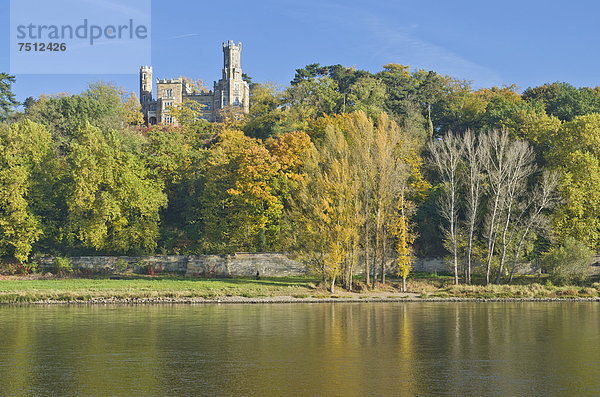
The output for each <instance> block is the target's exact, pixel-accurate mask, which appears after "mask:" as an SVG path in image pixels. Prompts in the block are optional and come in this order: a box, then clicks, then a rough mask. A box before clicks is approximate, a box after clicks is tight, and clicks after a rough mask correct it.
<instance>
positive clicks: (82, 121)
mask: <svg viewBox="0 0 600 397" xmlns="http://www.w3.org/2000/svg"><path fill="white" fill-rule="evenodd" d="M246 78H247V79H248V81H249V82H250V87H251V98H250V100H251V103H250V112H249V114H248V115H242V114H240V113H239V112H236V111H235V109H233V108H232V109H226V111H224V112H223V114H222V122H220V123H213V124H211V123H208V122H205V121H204V120H201V119H200V118H199V117H198V115H199V112H200V111H199V109H198V107H197V105H195V104H194V103H190V102H184V103H183V104H181V105H179V107H178V108H173V109H172V112H173V114H174V115H175V117H176V118H178V120H179V122H180V126H179V127H172V126H167V125H165V126H163V125H159V126H146V125H144V124H143V119H142V118H141V113H140V108H139V104H138V102H137V99H136V97H135V94H131V95H130V94H127V93H125V92H123V90H121V89H118V88H116V87H114V86H112V85H110V84H105V83H94V84H91V85H90V87H89V89H88V90H86V91H85V92H82V93H80V94H77V95H69V94H61V95H48V96H41V97H39V98H28V99H27V100H26V101H25V102H24V103H23V106H22V107H20V108H17V105H18V104H17V102H16V100H15V98H14V95H13V94H12V92H11V84H12V83H14V78H13V77H12V76H9V75H7V74H0V123H1V124H0V148H1V150H0V163H1V164H2V166H1V167H0V256H1V257H2V260H3V261H4V263H6V264H11V266H12V268H14V267H15V266H17V267H18V268H19V269H20V270H21V271H28V270H31V267H32V266H33V264H34V263H35V261H34V258H35V257H36V256H39V255H47V254H49V255H57V256H69V255H84V254H85V255H100V254H102V255H125V254H128V255H141V254H147V253H158V254H225V253H232V252H239V251H250V252H267V251H285V252H293V253H295V254H297V255H298V257H299V258H301V259H302V260H303V261H306V263H308V264H309V265H310V266H311V267H312V268H313V269H314V270H315V272H317V273H318V274H319V275H320V276H321V277H322V278H323V280H324V282H326V283H327V285H328V286H329V287H330V289H331V290H333V289H334V288H335V285H336V284H338V285H341V286H343V287H344V288H350V287H351V286H352V283H353V275H354V274H356V273H362V274H363V275H364V281H365V283H366V285H371V286H375V285H376V282H381V283H385V278H386V275H388V274H394V275H397V276H398V277H401V278H403V279H404V280H405V279H406V277H407V276H408V274H409V272H410V268H411V263H412V261H413V259H414V258H415V257H416V256H419V257H431V256H444V257H445V258H446V259H447V263H448V266H449V267H448V268H449V271H450V272H452V274H453V276H454V281H455V283H457V284H458V283H466V284H470V283H471V282H472V280H473V278H472V276H474V275H477V276H478V277H479V278H480V279H481V280H483V282H484V283H497V284H499V283H510V282H511V281H512V280H513V277H514V275H515V272H516V270H517V269H518V268H519V266H520V265H521V264H522V263H525V262H530V261H533V260H538V259H539V260H540V263H542V264H544V263H547V264H548V266H547V267H548V270H549V271H552V269H562V271H563V273H564V272H565V271H566V270H564V268H565V265H564V264H563V265H561V266H562V267H561V266H558V265H551V263H558V262H560V261H561V258H562V261H563V262H564V261H565V259H564V258H569V255H571V254H572V255H573V256H574V257H575V256H577V255H579V254H581V252H587V253H588V254H587V258H589V256H590V255H591V253H592V252H593V251H597V250H598V249H599V248H600V149H599V148H600V88H598V87H596V88H589V87H583V88H576V87H573V86H571V85H570V84H568V83H550V84H545V85H543V86H540V87H533V88H527V89H526V90H525V91H523V92H522V93H520V91H519V89H518V87H516V86H505V87H491V88H483V89H477V90H476V89H473V88H472V87H471V84H470V83H469V82H467V81H460V80H457V79H454V78H452V77H450V76H444V75H440V74H438V73H436V72H434V71H425V70H412V71H411V70H410V69H409V68H408V67H407V66H403V65H397V64H388V65H385V66H384V67H383V69H382V70H381V71H380V72H378V73H371V72H368V71H364V70H356V69H354V68H347V67H343V66H341V65H332V66H321V65H319V64H312V65H307V66H306V67H304V68H301V69H297V70H296V74H295V77H294V79H293V80H292V81H291V83H290V85H289V87H285V88H279V87H277V86H276V85H274V84H270V83H256V82H252V81H251V79H250V78H248V77H247V76H246ZM579 256H581V255H579ZM567 261H568V260H567ZM561 263H562V262H561ZM566 267H567V268H568V265H567V266H566ZM567 270H568V269H567ZM555 272H556V274H557V277H556V279H557V280H559V279H560V277H561V276H560V275H559V272H560V270H555Z"/></svg>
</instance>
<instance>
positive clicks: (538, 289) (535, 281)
mask: <svg viewBox="0 0 600 397" xmlns="http://www.w3.org/2000/svg"><path fill="white" fill-rule="evenodd" d="M518 282H519V283H520V284H519V285H489V286H481V285H473V286H467V285H459V286H454V285H452V280H451V278H448V277H444V276H433V275H416V277H415V278H413V279H410V280H409V281H408V284H407V288H408V292H401V291H400V290H399V285H400V283H399V281H398V280H389V281H388V283H387V284H386V285H378V288H376V289H368V288H366V287H365V285H364V284H362V283H361V282H360V281H358V282H357V283H356V284H355V286H356V289H355V291H351V292H350V291H345V290H343V289H341V288H338V289H337V290H336V293H333V294H332V293H330V292H328V291H327V290H325V289H324V288H322V287H321V286H320V283H319V280H318V279H315V278H305V277H281V278H261V279H259V280H256V279H251V278H225V279H216V278H213V279H206V278H188V277H181V276H173V275H168V276H167V275H161V276H156V277H150V276H141V275H128V276H116V277H115V276H113V277H108V276H104V277H97V278H59V277H56V276H53V275H50V274H47V275H44V276H42V275H33V276H26V277H17V276H8V277H7V276H4V277H0V304H22V303H43V304H50V303H67V304H68V303H91V304H112V303H125V304H152V303H296V302H306V303H316V302H392V301H410V302H424V301H427V302H432V301H435V302H438V301H451V302H461V301H480V302H488V301H573V300H582V301H600V283H597V282H596V283H592V284H590V285H588V286H563V287H557V286H553V285H552V284H551V283H550V282H549V281H548V280H544V279H543V278H539V277H538V278H531V277H529V278H522V279H519V280H518Z"/></svg>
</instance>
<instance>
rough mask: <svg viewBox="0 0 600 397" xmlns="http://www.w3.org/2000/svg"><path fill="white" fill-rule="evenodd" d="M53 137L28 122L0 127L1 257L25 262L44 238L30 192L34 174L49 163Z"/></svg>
mask: <svg viewBox="0 0 600 397" xmlns="http://www.w3.org/2000/svg"><path fill="white" fill-rule="evenodd" d="M50 147H51V142H50V134H49V133H48V131H47V130H46V128H44V127H43V126H41V125H39V124H35V123H33V122H30V121H28V120H25V121H23V122H22V123H13V124H11V125H10V126H8V125H6V124H0V165H1V166H0V256H2V257H5V258H14V259H16V260H18V261H19V262H21V263H22V262H26V261H27V258H28V256H29V254H30V252H31V249H32V245H33V244H34V243H35V242H36V241H37V240H38V238H39V237H40V235H41V234H42V228H41V226H40V219H39V218H38V217H37V216H36V215H35V214H34V213H33V212H32V209H31V207H30V204H29V192H30V188H31V185H32V177H31V175H32V173H34V172H35V170H36V169H37V168H39V167H43V165H42V163H43V161H44V160H46V159H47V156H48V152H49V150H50Z"/></svg>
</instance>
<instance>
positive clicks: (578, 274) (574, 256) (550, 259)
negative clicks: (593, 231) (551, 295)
mask: <svg viewBox="0 0 600 397" xmlns="http://www.w3.org/2000/svg"><path fill="white" fill-rule="evenodd" d="M593 256H594V253H593V252H592V250H590V249H589V248H588V247H587V246H586V245H585V243H583V242H581V241H577V240H575V239H573V238H571V237H569V238H567V239H566V240H565V243H564V244H563V245H561V246H560V247H555V248H553V249H552V250H550V251H549V252H547V253H546V254H544V256H543V257H542V266H543V267H544V268H545V269H546V271H547V272H548V273H550V277H551V278H552V281H553V282H554V283H555V284H558V285H566V284H573V283H582V282H583V281H585V279H586V278H587V277H588V276H589V274H590V264H591V263H592V258H593Z"/></svg>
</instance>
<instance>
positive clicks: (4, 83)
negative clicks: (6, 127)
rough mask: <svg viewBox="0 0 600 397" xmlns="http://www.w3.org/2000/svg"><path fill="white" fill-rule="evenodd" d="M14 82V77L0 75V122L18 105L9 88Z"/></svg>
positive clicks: (4, 74)
mask: <svg viewBox="0 0 600 397" xmlns="http://www.w3.org/2000/svg"><path fill="white" fill-rule="evenodd" d="M14 82H15V76H11V75H9V74H7V73H0V122H1V121H4V120H6V118H7V117H8V115H9V114H10V113H11V112H12V111H13V109H14V107H15V106H16V105H18V102H17V100H16V99H15V95H14V94H13V92H12V90H11V87H12V85H13V84H14Z"/></svg>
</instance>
